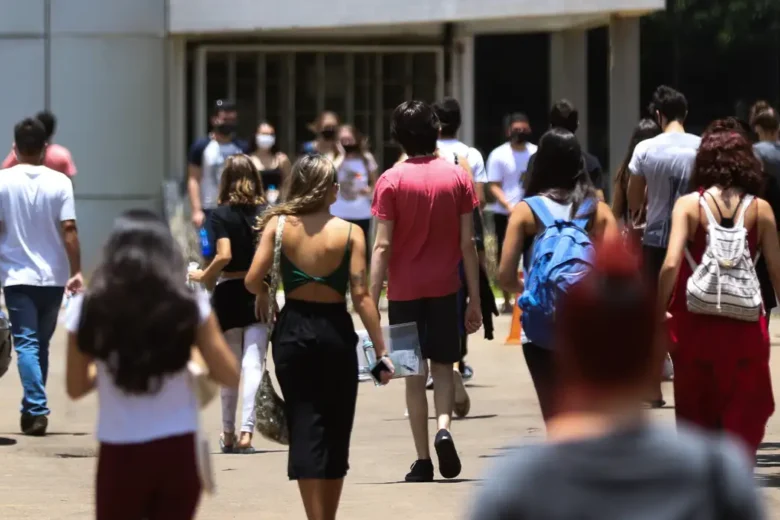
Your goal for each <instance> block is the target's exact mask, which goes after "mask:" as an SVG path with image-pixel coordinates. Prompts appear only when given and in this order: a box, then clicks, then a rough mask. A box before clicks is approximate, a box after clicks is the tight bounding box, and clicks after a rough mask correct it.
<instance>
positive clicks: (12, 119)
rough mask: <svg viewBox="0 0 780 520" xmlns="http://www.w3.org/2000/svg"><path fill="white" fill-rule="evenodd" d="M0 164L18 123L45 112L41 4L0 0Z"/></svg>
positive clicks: (43, 15)
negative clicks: (0, 74) (0, 69)
mask: <svg viewBox="0 0 780 520" xmlns="http://www.w3.org/2000/svg"><path fill="white" fill-rule="evenodd" d="M0 13H2V15H0V63H2V64H3V69H4V71H5V74H3V83H2V89H0V92H1V93H2V95H0V156H1V157H0V161H2V160H3V159H5V156H6V154H7V153H8V152H9V151H10V150H11V145H12V144H13V140H14V138H13V128H14V125H15V124H16V123H17V122H19V121H20V120H21V119H23V118H25V117H28V116H33V115H35V114H36V113H37V112H39V111H41V110H43V109H44V108H46V92H47V88H46V6H45V3H44V0H24V1H22V2H20V1H18V0H0Z"/></svg>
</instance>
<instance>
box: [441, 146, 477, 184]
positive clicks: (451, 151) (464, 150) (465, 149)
mask: <svg viewBox="0 0 780 520" xmlns="http://www.w3.org/2000/svg"><path fill="white" fill-rule="evenodd" d="M438 148H439V152H440V153H441V154H442V156H443V157H444V158H445V159H447V160H448V161H450V162H452V161H451V158H450V157H449V156H450V155H452V156H455V155H457V156H459V157H465V158H466V160H467V161H468V163H469V168H471V172H472V174H473V175H474V182H479V183H482V184H485V183H487V181H488V179H487V173H486V171H485V160H484V159H483V158H482V154H481V153H480V151H479V150H477V149H476V148H471V147H470V146H469V145H467V144H465V143H463V142H461V141H458V140H457V139H439V142H438Z"/></svg>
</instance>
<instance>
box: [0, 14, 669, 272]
mask: <svg viewBox="0 0 780 520" xmlns="http://www.w3.org/2000/svg"><path fill="white" fill-rule="evenodd" d="M663 7H664V0H577V1H576V2H573V1H572V2H570V1H566V0H559V1H550V2H533V1H531V0H479V1H476V0H394V1H393V2H387V1H377V0H340V1H339V2H332V3H323V2H312V1H311V0H286V1H285V2H271V1H270V0H68V1H67V2H65V1H55V0H24V1H23V2H21V1H18V0H0V12H2V13H3V16H2V17H0V57H2V59H3V62H4V63H5V64H6V70H7V71H8V74H7V75H6V78H5V81H4V83H3V96H2V97H0V134H2V133H3V132H5V135H6V142H7V143H8V145H9V146H10V144H11V141H12V139H13V137H12V127H13V124H14V123H16V122H17V121H18V120H20V119H22V118H23V117H25V116H29V115H32V114H34V113H36V112H37V111H39V110H41V109H43V108H47V109H50V110H52V111H53V112H54V113H55V114H56V115H57V117H58V118H59V121H60V123H59V130H58V133H57V136H56V137H55V139H56V140H57V142H59V143H62V144H64V145H66V146H68V147H69V148H70V149H71V150H72V152H73V155H74V158H75V160H76V163H77V166H78V169H79V174H78V176H77V177H76V180H75V191H76V198H77V201H78V202H77V204H78V213H79V225H80V230H81V236H82V243H83V249H84V256H85V262H86V265H87V266H90V265H93V264H94V261H95V259H96V254H97V251H98V250H99V247H100V244H101V243H102V242H103V241H104V240H105V237H106V236H107V234H108V231H109V230H110V227H111V224H112V221H113V218H114V217H115V216H116V215H117V214H119V213H121V212H122V211H124V210H126V209H129V208H132V207H149V208H154V209H159V208H161V206H162V202H161V201H162V191H163V190H162V188H161V186H162V183H163V181H164V180H166V179H168V180H170V179H177V178H182V177H183V175H184V172H185V171H186V149H187V144H188V141H190V140H191V139H192V138H194V137H195V136H198V135H204V134H205V133H206V132H207V124H208V110H209V106H210V105H211V103H212V102H213V101H214V100H215V99H218V98H230V99H234V100H235V101H236V102H237V103H238V105H239V108H240V110H241V112H240V117H241V125H240V131H241V132H242V133H243V134H245V135H249V134H251V133H252V132H253V131H254V127H255V125H256V124H257V123H258V122H259V121H260V120H266V119H267V120H269V121H271V122H272V123H274V124H275V125H276V127H277V134H278V136H279V144H280V145H281V147H282V148H283V149H285V150H287V151H288V152H290V153H291V154H294V153H295V150H296V149H297V147H298V146H299V145H300V143H301V142H303V141H305V140H307V139H309V138H310V137H311V134H310V132H309V129H308V126H309V123H311V121H313V119H314V118H315V116H316V115H317V113H318V112H320V111H321V110H323V109H329V110H334V111H336V112H338V113H340V114H341V116H342V118H343V120H345V121H349V122H354V123H355V124H356V125H357V126H358V127H359V128H361V129H362V130H364V132H365V133H367V134H368V135H369V136H370V138H371V141H372V145H373V147H374V149H375V150H376V155H377V157H378V159H379V161H380V164H384V165H388V164H390V163H392V162H393V161H394V160H395V159H396V158H397V156H398V150H397V148H396V147H395V145H394V144H393V143H392V142H391V141H390V139H389V135H388V133H389V132H388V129H389V124H388V121H389V115H390V113H391V111H392V109H393V108H394V107H395V106H396V105H397V104H398V103H400V102H401V101H403V100H405V99H410V98H421V99H425V100H429V101H432V100H435V99H437V98H441V97H442V96H444V95H445V94H451V95H454V96H456V97H457V98H459V99H460V101H461V103H462V105H463V110H464V125H463V129H462V132H461V134H462V135H461V138H462V139H463V140H464V141H467V142H469V141H474V140H475V139H477V138H478V134H479V132H480V128H478V125H477V123H476V122H477V117H476V113H475V111H476V107H475V104H476V100H475V91H476V89H477V88H478V87H479V88H481V89H483V90H484V89H486V88H487V89H491V88H493V86H492V85H485V84H482V85H480V78H479V76H477V75H476V73H475V70H478V65H479V64H478V63H476V59H475V47H476V45H475V41H477V38H490V35H498V34H514V33H550V42H549V55H548V56H549V58H548V59H549V64H548V67H547V68H546V69H545V70H546V71H548V72H549V81H548V84H549V92H548V96H547V97H546V98H545V99H540V100H539V101H538V104H541V105H545V106H546V105H547V104H548V103H549V100H550V99H554V98H559V97H568V98H570V99H571V100H572V101H574V102H575V104H577V105H578V106H579V108H580V111H581V119H582V123H583V124H582V125H581V126H582V130H581V135H580V138H581V140H583V142H585V143H587V139H588V136H587V105H588V102H587V99H588V92H587V84H588V81H587V52H588V51H587V37H586V32H587V30H588V29H591V28H593V27H598V26H609V36H610V56H609V107H610V110H609V149H610V163H612V164H614V163H615V162H616V161H617V160H618V159H616V157H619V156H620V155H621V154H622V153H623V151H624V150H625V146H626V143H627V140H628V137H629V136H630V131H631V129H632V128H633V126H634V124H635V123H636V120H637V118H638V117H639V106H640V103H639V17H640V16H642V15H643V14H646V13H649V12H652V11H655V10H659V9H663ZM504 52H505V54H506V56H505V66H506V67H507V69H512V68H516V67H518V66H519V65H521V64H522V63H523V52H524V50H523V49H512V48H507V49H504ZM494 72H496V71H494ZM491 77H493V78H496V77H500V76H496V75H495V74H493V75H491ZM495 91H496V96H497V99H498V98H500V96H501V95H502V93H501V84H500V83H497V84H496V85H495ZM521 108H525V109H528V108H527V107H517V109H521ZM545 110H546V108H545ZM497 124H499V125H500V122H497Z"/></svg>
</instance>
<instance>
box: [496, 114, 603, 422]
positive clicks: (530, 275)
mask: <svg viewBox="0 0 780 520" xmlns="http://www.w3.org/2000/svg"><path fill="white" fill-rule="evenodd" d="M582 164H583V163H582V149H581V148H580V145H579V143H578V142H577V138H576V137H574V134H572V133H571V132H569V131H568V130H565V129H563V128H553V129H552V130H549V131H548V132H547V133H546V134H544V135H543V136H542V139H541V140H540V141H539V151H538V152H537V158H536V164H535V165H534V169H533V170H532V171H531V179H530V182H529V184H528V192H526V197H525V199H524V200H523V202H521V203H520V204H518V205H517V206H515V208H514V209H513V210H512V216H511V217H510V219H509V226H508V228H507V234H506V242H505V244H504V251H503V255H502V257H501V263H500V264H499V268H498V280H499V283H500V284H501V288H502V289H503V290H505V291H507V292H512V293H522V296H521V297H520V300H519V301H520V303H521V307H522V308H523V337H522V341H523V355H524V356H525V361H526V364H527V365H528V371H529V372H530V373H531V379H532V380H533V383H534V388H535V389H536V395H537V397H538V399H539V406H540V408H541V411H542V416H543V417H544V420H545V422H548V421H549V420H550V419H552V417H553V416H554V414H555V411H556V410H555V400H554V398H555V388H556V384H557V379H558V374H557V373H556V370H555V364H554V352H555V351H554V344H553V342H552V341H551V340H550V336H551V335H552V330H553V328H554V327H555V325H554V324H553V323H547V322H546V321H545V320H544V319H542V318H540V316H539V314H537V313H533V312H530V311H535V310H538V309H537V308H529V306H524V305H526V302H525V301H526V299H529V302H531V303H536V304H543V303H545V302H547V301H548V298H545V297H544V295H543V294H541V293H540V292H539V291H540V290H542V289H541V287H554V288H555V289H556V291H560V292H564V293H565V291H566V290H568V288H569V285H568V283H569V282H571V281H577V280H580V279H581V278H582V275H583V274H584V273H587V271H588V269H589V265H590V262H592V259H591V258H590V257H589V254H588V249H592V244H593V243H597V242H599V241H601V240H602V239H603V238H604V237H609V236H611V235H615V234H617V224H616V222H615V218H614V217H613V216H612V211H611V210H610V209H609V206H607V205H606V204H605V203H604V202H601V201H600V200H599V199H598V195H597V193H596V188H595V187H594V186H593V184H591V182H590V178H589V177H588V176H587V175H583V174H582V173H583V172H582V169H581V168H582ZM559 220H562V221H565V222H570V223H571V224H570V225H569V226H568V227H567V228H565V229H566V230H567V232H568V233H572V235H570V236H571V237H572V238H571V239H572V240H574V241H575V242H576V243H577V244H578V245H583V244H590V245H589V247H585V248H584V249H582V250H580V249H578V248H566V245H567V244H569V243H570V242H568V240H567V239H566V238H565V237H561V236H560V235H556V234H554V233H555V230H556V229H558V228H556V226H554V225H553V224H554V223H555V222H556V221H559ZM551 228H552V232H553V234H550V233H551V231H550V229H551ZM550 244H552V245H553V247H554V252H555V253H554V254H556V255H557V254H559V252H560V253H561V254H562V256H561V258H562V259H563V260H562V262H561V264H559V266H556V265H555V264H546V263H539V262H538V260H537V259H538V258H541V256H540V255H539V254H537V253H538V251H537V250H536V249H537V248H547V247H550ZM562 246H563V247H564V249H562V248H561V247H562ZM539 251H541V252H544V251H547V250H546V249H540V250H539ZM544 254H545V255H548V253H544ZM521 256H522V258H523V275H524V277H523V278H524V280H525V283H524V282H523V280H519V279H518V277H517V265H519V263H520V257H521ZM545 264H546V265H545ZM569 265H571V266H573V268H574V269H573V270H569V271H561V272H560V273H556V272H555V271H548V270H547V268H548V266H550V267H552V268H554V269H558V268H559V267H561V266H563V268H566V267H567V266H569ZM558 274H560V275H561V276H558ZM553 276H555V278H553ZM556 294H558V293H556ZM529 297H530V298H529ZM550 303H551V304H552V307H551V308H547V309H541V310H543V311H546V312H548V313H549V314H547V315H550V314H552V315H554V314H555V312H556V309H557V300H555V299H554V298H553V299H552V301H551V302H550ZM530 307H533V305H531V306H530Z"/></svg>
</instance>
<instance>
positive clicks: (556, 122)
mask: <svg viewBox="0 0 780 520" xmlns="http://www.w3.org/2000/svg"><path fill="white" fill-rule="evenodd" d="M579 127H580V113H579V111H578V110H577V109H576V108H575V106H574V105H573V104H572V102H571V101H569V100H568V99H561V100H560V101H557V102H556V103H555V104H554V105H553V106H552V108H551V109H550V128H563V129H564V130H568V131H569V132H571V133H573V134H576V133H577V129H578V128H579ZM535 157H536V156H535V155H532V156H531V158H530V159H529V161H528V171H529V172H530V171H531V170H532V169H533V167H534V162H536V159H535ZM582 160H583V161H584V162H585V171H586V172H587V173H588V176H589V177H590V182H591V183H592V184H593V186H594V187H595V188H596V194H597V195H598V196H599V200H602V201H603V200H605V199H604V180H603V177H604V171H603V169H602V167H601V161H599V159H598V157H596V156H595V155H593V154H590V153H588V152H587V151H585V150H583V151H582ZM528 179H530V175H526V176H525V177H524V178H523V181H524V182H523V187H524V188H527V186H528Z"/></svg>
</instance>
